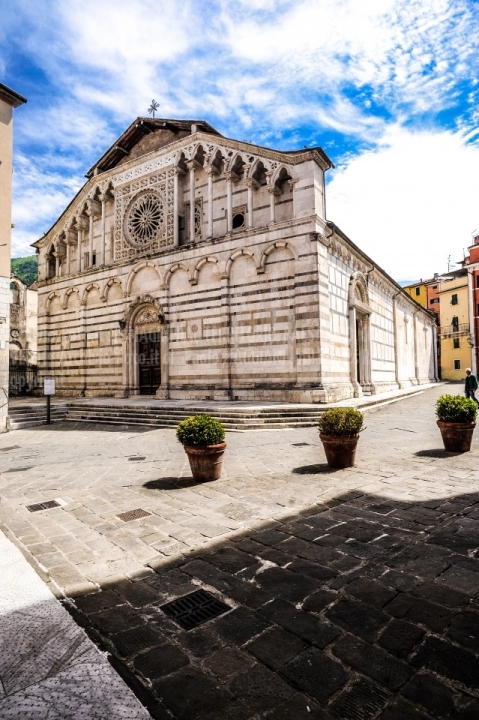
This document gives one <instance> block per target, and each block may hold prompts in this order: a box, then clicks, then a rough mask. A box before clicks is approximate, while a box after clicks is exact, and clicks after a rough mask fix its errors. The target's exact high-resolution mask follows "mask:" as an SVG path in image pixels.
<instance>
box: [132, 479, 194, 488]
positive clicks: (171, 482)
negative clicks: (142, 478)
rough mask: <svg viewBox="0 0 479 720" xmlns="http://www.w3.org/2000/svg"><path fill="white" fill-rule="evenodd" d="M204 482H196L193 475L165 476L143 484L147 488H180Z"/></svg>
mask: <svg viewBox="0 0 479 720" xmlns="http://www.w3.org/2000/svg"><path fill="white" fill-rule="evenodd" d="M202 484H203V483H199V482H196V481H195V480H193V478H192V477H184V478H178V477H164V478H158V479H157V480H148V482H146V483H144V484H143V487H144V488H146V489H147V490H178V489H180V488H191V487H195V486H196V485H202Z"/></svg>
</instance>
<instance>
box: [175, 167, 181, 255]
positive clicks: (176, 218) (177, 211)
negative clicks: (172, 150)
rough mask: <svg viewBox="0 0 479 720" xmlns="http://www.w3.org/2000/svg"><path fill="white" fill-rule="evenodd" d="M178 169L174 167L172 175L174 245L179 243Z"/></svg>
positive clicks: (176, 245)
mask: <svg viewBox="0 0 479 720" xmlns="http://www.w3.org/2000/svg"><path fill="white" fill-rule="evenodd" d="M179 174H180V169H179V168H177V167H175V169H174V175H173V243H174V246H175V247H178V245H179V244H180V236H179V228H178V215H179V195H178V185H179V183H178V176H179Z"/></svg>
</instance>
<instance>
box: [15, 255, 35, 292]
mask: <svg viewBox="0 0 479 720" xmlns="http://www.w3.org/2000/svg"><path fill="white" fill-rule="evenodd" d="M11 268H12V273H14V274H15V275H16V276H17V277H19V278H20V280H23V282H24V283H25V285H31V284H32V283H34V282H35V280H37V279H38V257H37V255H30V256H29V257H22V258H12V265H11Z"/></svg>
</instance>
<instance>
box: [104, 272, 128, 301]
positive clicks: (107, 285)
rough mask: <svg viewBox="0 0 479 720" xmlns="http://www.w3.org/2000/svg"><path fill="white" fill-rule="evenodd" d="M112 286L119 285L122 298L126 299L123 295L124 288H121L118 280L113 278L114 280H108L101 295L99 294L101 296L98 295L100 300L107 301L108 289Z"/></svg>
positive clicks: (124, 294)
mask: <svg viewBox="0 0 479 720" xmlns="http://www.w3.org/2000/svg"><path fill="white" fill-rule="evenodd" d="M112 285H119V286H120V288H121V292H122V295H123V297H126V293H125V289H124V287H123V283H122V282H121V280H120V278H117V277H114V278H110V279H109V280H108V282H107V283H106V285H105V287H104V288H103V293H101V295H100V297H101V298H102V300H104V301H105V302H107V300H108V294H109V292H110V288H111V287H112Z"/></svg>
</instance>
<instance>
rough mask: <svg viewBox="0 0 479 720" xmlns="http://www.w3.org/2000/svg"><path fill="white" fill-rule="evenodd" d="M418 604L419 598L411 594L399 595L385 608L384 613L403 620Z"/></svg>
mask: <svg viewBox="0 0 479 720" xmlns="http://www.w3.org/2000/svg"><path fill="white" fill-rule="evenodd" d="M416 603H417V597H415V596H414V595H411V594H410V593H399V594H398V595H396V597H395V598H393V599H392V600H391V602H389V603H388V604H387V605H385V606H384V612H387V613H389V615H392V616H393V617H396V618H402V617H404V616H405V615H406V613H407V612H408V611H409V610H410V609H411V608H412V607H413V606H414V605H415V604H416Z"/></svg>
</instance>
